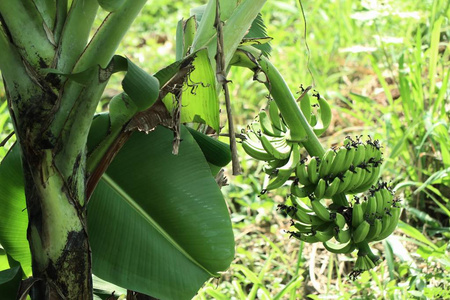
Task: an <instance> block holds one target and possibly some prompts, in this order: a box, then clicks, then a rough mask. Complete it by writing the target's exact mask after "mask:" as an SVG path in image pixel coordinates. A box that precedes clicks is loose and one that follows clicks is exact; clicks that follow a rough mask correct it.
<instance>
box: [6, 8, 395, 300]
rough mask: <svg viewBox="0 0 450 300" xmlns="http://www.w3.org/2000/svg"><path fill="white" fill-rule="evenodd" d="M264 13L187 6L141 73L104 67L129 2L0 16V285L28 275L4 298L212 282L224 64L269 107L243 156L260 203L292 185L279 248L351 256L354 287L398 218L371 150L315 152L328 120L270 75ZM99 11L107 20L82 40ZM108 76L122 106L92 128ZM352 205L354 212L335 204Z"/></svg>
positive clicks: (177, 292) (162, 294)
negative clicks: (238, 70)
mask: <svg viewBox="0 0 450 300" xmlns="http://www.w3.org/2000/svg"><path fill="white" fill-rule="evenodd" d="M264 2H265V1H263V0H246V1H237V0H235V1H218V0H211V1H209V2H208V4H207V5H205V6H202V7H199V8H195V9H193V10H192V16H191V17H190V18H189V19H187V20H182V21H180V23H179V24H178V28H177V37H176V38H177V47H176V61H175V62H174V63H173V64H171V65H169V66H167V67H166V68H164V69H162V70H160V71H158V72H156V73H155V74H153V75H150V74H147V73H146V72H144V71H143V70H142V69H141V68H139V67H138V66H136V65H135V64H134V63H133V62H132V61H130V60H129V59H127V58H124V57H120V56H117V55H114V52H115V50H116V48H117V45H118V44H119V42H120V40H121V39H122V38H123V36H124V34H125V33H126V30H127V29H128V28H129V26H130V25H131V23H132V21H133V19H134V18H135V17H136V15H137V14H138V12H139V10H140V9H141V8H142V6H143V5H144V4H145V1H143V0H140V1H132V0H125V1H124V0H118V1H113V0H111V1H100V0H99V1H98V2H95V1H90V2H88V1H83V0H79V1H76V0H74V1H71V2H68V1H57V2H56V3H53V2H52V1H31V0H29V1H28V2H27V1H25V2H22V3H16V2H15V1H12V0H11V1H3V2H1V3H0V17H1V18H0V21H1V25H2V27H1V29H2V30H1V32H0V50H1V51H2V54H3V55H2V56H1V57H0V68H1V70H2V76H3V79H4V82H5V89H6V95H7V99H8V106H9V109H10V114H11V120H12V122H13V124H14V128H15V133H16V137H17V145H16V146H14V147H13V148H12V149H11V151H10V152H9V153H8V155H7V156H6V158H5V159H4V161H3V162H2V164H1V166H0V178H1V181H0V188H1V190H0V200H1V201H0V203H1V205H4V209H2V210H1V212H0V214H1V215H0V244H1V245H2V249H3V251H2V252H1V253H0V254H2V255H3V256H4V258H6V260H7V266H8V269H7V270H5V271H3V272H2V273H0V287H1V288H4V289H8V290H11V289H12V290H14V287H15V284H16V285H17V283H18V282H20V281H21V279H25V278H27V279H26V280H22V281H21V284H20V288H19V289H18V294H17V296H18V297H23V296H26V295H28V294H30V295H31V296H32V298H34V299H58V298H63V299H65V298H68V299H72V298H74V299H91V298H92V297H93V279H92V278H93V277H92V272H93V273H94V274H95V275H97V276H99V277H101V278H102V279H104V280H106V281H108V282H110V283H112V284H115V285H117V286H120V287H123V288H126V289H129V290H133V291H137V292H140V293H144V294H147V295H152V296H154V297H158V298H164V299H185V298H186V299H188V298H190V297H192V295H194V294H195V292H196V290H197V289H198V288H199V287H200V286H201V284H202V283H203V282H204V281H205V280H207V279H208V278H210V277H211V276H218V274H219V272H220V271H223V270H225V269H226V268H227V267H228V266H229V264H230V262H231V260H232V259H233V255H234V243H233V235H232V231H231V224H230V219H229V216H228V212H227V209H226V206H225V204H224V201H223V197H222V195H221V193H220V190H219V186H218V184H217V182H216V181H215V180H214V179H215V178H214V177H215V176H216V175H219V176H216V177H217V178H218V182H219V185H220V182H221V177H220V172H219V170H220V168H221V167H223V166H225V165H227V164H228V163H229V161H230V160H233V169H234V172H236V173H237V172H239V168H238V164H237V159H236V148H235V134H234V131H233V123H232V118H231V110H230V105H229V103H230V99H229V93H228V82H229V81H228V80H227V71H228V70H229V69H230V67H232V66H238V67H246V68H249V69H251V70H252V71H253V72H254V77H253V79H254V80H257V81H259V82H261V83H263V84H265V86H266V87H267V89H268V91H269V93H270V95H271V97H273V100H274V101H271V102H270V103H269V107H268V113H267V112H264V111H262V112H260V113H259V116H258V117H259V118H258V119H257V121H255V122H253V123H252V124H251V125H250V126H249V127H248V128H249V130H248V132H247V133H246V134H245V137H244V141H243V143H242V144H243V147H244V150H245V151H247V153H248V154H249V155H250V156H253V157H254V158H256V159H259V160H262V161H266V162H267V165H266V166H265V167H264V170H265V171H266V172H267V173H268V177H267V178H268V181H267V183H266V184H265V185H264V186H265V188H264V190H263V191H262V192H266V191H267V190H272V189H276V188H278V187H280V186H282V185H284V184H285V183H286V182H288V183H289V184H291V194H292V199H291V202H293V205H292V206H289V205H284V204H283V205H281V206H280V209H281V210H283V211H284V212H285V213H286V214H287V215H289V216H290V217H292V218H293V219H294V220H295V221H293V226H295V228H296V229H297V230H296V231H292V232H289V233H290V235H291V236H292V237H295V238H298V239H299V240H301V241H306V242H311V243H314V242H322V243H324V246H325V247H326V248H327V249H328V250H329V251H331V252H335V253H351V252H353V251H354V250H355V249H358V260H357V261H356V265H355V273H354V275H358V274H359V273H360V272H363V271H365V270H368V269H370V268H373V267H375V265H376V264H378V263H379V261H380V260H379V257H378V256H376V255H374V254H373V253H372V251H371V249H370V247H369V242H372V241H378V240H381V239H383V238H385V237H387V236H388V235H389V234H391V233H392V231H393V230H394V229H395V226H396V225H397V221H398V218H399V214H400V208H399V207H398V206H397V202H398V201H397V200H396V199H394V197H393V193H392V191H391V190H390V188H389V187H388V186H387V185H386V183H383V182H379V181H378V176H379V173H380V165H381V163H382V157H381V154H382V153H381V151H380V145H379V143H378V141H373V140H372V139H370V138H369V140H367V141H366V142H363V141H361V140H360V139H359V138H358V139H356V140H353V139H351V138H348V139H347V140H346V141H344V145H343V146H342V147H341V148H339V149H328V150H326V151H325V149H324V148H323V147H322V145H321V144H320V143H319V140H318V137H317V136H318V135H320V134H322V133H324V132H325V130H326V128H327V127H328V125H329V124H330V120H331V110H330V107H329V105H328V103H327V101H325V100H324V99H323V98H322V97H320V95H319V94H316V95H315V96H316V98H317V101H315V102H317V103H314V101H313V100H311V99H310V98H309V96H308V90H309V87H308V88H306V89H305V90H304V91H303V93H302V95H301V96H300V98H299V99H297V100H296V99H295V98H294V97H293V94H292V92H291V91H290V90H289V88H288V87H287V84H286V82H285V81H284V80H283V78H282V76H281V74H280V73H279V72H278V70H277V69H276V68H275V67H274V66H273V65H272V64H271V63H270V61H269V59H268V55H267V54H268V52H269V51H270V47H269V46H268V45H267V42H268V41H269V40H270V38H268V37H267V36H266V33H265V30H264V26H263V23H262V19H261V16H260V15H259V14H258V13H259V11H260V10H261V8H262V6H263V4H264ZM99 7H100V8H101V9H105V10H108V11H110V13H109V14H108V16H107V17H106V18H105V19H104V21H103V23H102V25H101V26H100V27H99V28H98V29H97V30H96V33H95V35H94V36H93V37H92V38H91V39H90V40H88V37H89V32H90V30H91V27H92V23H93V21H94V18H95V16H96V13H97V10H98V9H99ZM25 20H27V21H26V22H25ZM23 24H26V25H25V26H27V28H24V25H23ZM119 71H122V72H126V75H125V76H124V78H123V81H122V87H123V93H120V94H118V95H116V96H114V97H113V98H112V99H111V101H110V103H109V110H108V112H106V113H103V114H99V115H95V114H94V112H95V109H96V107H97V104H98V102H99V99H100V96H101V94H102V92H103V90H104V88H105V86H106V85H107V83H108V80H109V78H110V77H111V75H112V74H113V73H115V72H119ZM222 90H223V91H224V94H225V99H226V102H227V115H228V119H229V126H228V127H229V130H230V131H229V136H230V147H228V145H226V144H223V143H222V142H219V141H217V140H215V139H213V138H211V137H209V136H208V135H205V134H202V133H201V132H199V131H205V129H211V130H213V131H215V132H219V130H220V124H219V104H218V94H219V93H220V92H221V91H222ZM298 101H300V103H298ZM312 107H319V108H318V109H312ZM181 124H188V126H187V127H186V126H184V125H181ZM160 125H162V126H160ZM164 127H165V128H164ZM144 132H145V133H144ZM303 148H304V149H305V150H306V152H307V153H308V154H309V155H310V157H311V158H310V159H309V163H308V165H307V166H306V163H305V161H304V160H301V159H300V158H301V153H304V151H303ZM230 152H231V153H230ZM293 173H295V174H294V175H295V177H294V178H295V179H294V180H293V182H292V183H291V181H290V179H293V177H292V174H293ZM299 184H300V185H299ZM362 192H366V194H365V195H364V198H363V199H361V201H360V198H359V197H357V196H356V197H354V199H353V201H349V200H348V199H347V196H346V195H347V194H350V195H355V194H360V193H362ZM324 198H326V199H330V201H324V200H323V199H324ZM24 210H26V212H27V213H26V214H25V213H24ZM12 225H13V226H12ZM333 237H334V238H335V240H336V241H337V242H338V243H332V242H330V240H331V239H332V238H333ZM27 240H28V241H27ZM28 245H29V248H28ZM91 253H92V257H91ZM2 261H3V262H4V261H5V259H3V260H2ZM0 262H1V261H0ZM3 264H4V265H6V263H3ZM94 278H95V280H94V289H96V291H98V292H99V293H103V294H104V293H105V292H104V289H103V288H102V286H103V284H102V283H101V282H100V281H99V280H98V279H97V277H94ZM99 282H100V283H99ZM95 283H98V284H97V287H95ZM117 286H115V287H114V289H116V290H117V289H120V287H117ZM100 290H102V291H103V292H101V291H100ZM107 293H108V292H106V294H107Z"/></svg>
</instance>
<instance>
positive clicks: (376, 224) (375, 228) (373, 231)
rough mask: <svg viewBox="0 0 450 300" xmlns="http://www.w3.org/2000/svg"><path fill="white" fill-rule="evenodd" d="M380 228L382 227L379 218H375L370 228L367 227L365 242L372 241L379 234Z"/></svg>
mask: <svg viewBox="0 0 450 300" xmlns="http://www.w3.org/2000/svg"><path fill="white" fill-rule="evenodd" d="M382 229H383V224H382V223H381V220H380V219H375V220H374V221H373V224H372V225H370V229H369V232H368V233H367V236H366V238H365V240H366V241H367V242H372V241H374V240H375V239H376V238H377V237H378V236H379V235H380V233H381V230H382Z"/></svg>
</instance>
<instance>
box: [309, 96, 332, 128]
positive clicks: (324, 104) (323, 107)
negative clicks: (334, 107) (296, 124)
mask: <svg viewBox="0 0 450 300" xmlns="http://www.w3.org/2000/svg"><path fill="white" fill-rule="evenodd" d="M316 95H317V100H318V102H319V107H320V122H317V125H315V126H313V125H312V126H313V130H314V133H315V134H316V135H317V136H321V135H322V134H323V133H324V132H325V131H326V130H327V128H328V127H329V126H330V123H331V118H332V116H333V114H332V112H331V107H330V104H329V103H328V101H326V100H325V99H324V98H323V97H320V95H319V94H318V93H317V94H316Z"/></svg>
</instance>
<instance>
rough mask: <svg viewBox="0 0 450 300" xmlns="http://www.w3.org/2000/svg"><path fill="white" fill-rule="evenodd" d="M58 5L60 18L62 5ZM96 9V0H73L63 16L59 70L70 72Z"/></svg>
mask: <svg viewBox="0 0 450 300" xmlns="http://www.w3.org/2000/svg"><path fill="white" fill-rule="evenodd" d="M59 6H61V7H58V14H59V15H60V16H61V18H62V17H65V16H64V11H63V9H64V5H63V4H60V5H59ZM66 8H67V7H66ZM97 10H98V2H97V1H82V0H75V1H73V3H72V6H71V7H70V11H69V13H68V15H67V18H65V23H64V27H63V28H62V33H61V41H60V43H59V45H58V53H59V55H58V61H57V67H56V68H57V69H58V70H59V71H60V72H62V73H64V74H68V73H71V71H72V68H73V67H74V65H75V64H76V62H77V60H78V59H79V58H80V56H81V54H82V53H83V50H84V48H85V47H86V45H87V42H88V38H89V34H90V32H91V27H92V24H93V23H94V20H95V16H96V15H97Z"/></svg>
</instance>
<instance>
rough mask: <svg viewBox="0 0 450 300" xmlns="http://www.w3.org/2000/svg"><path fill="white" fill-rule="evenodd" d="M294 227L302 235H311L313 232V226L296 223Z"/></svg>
mask: <svg viewBox="0 0 450 300" xmlns="http://www.w3.org/2000/svg"><path fill="white" fill-rule="evenodd" d="M293 226H294V227H295V229H297V231H298V232H300V233H311V231H312V227H311V225H305V224H302V223H298V222H295V223H294V224H293Z"/></svg>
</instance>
